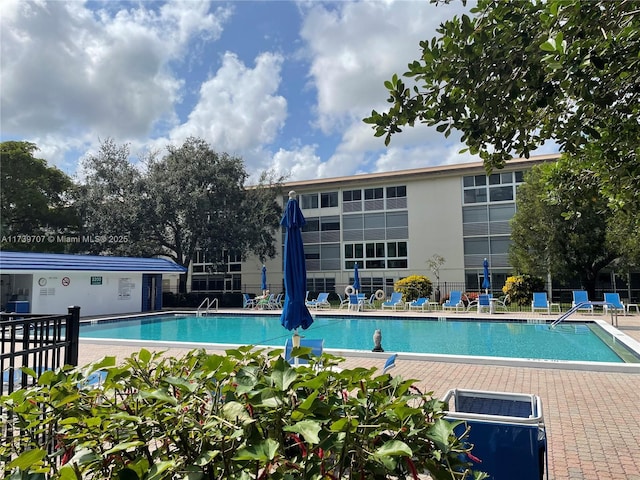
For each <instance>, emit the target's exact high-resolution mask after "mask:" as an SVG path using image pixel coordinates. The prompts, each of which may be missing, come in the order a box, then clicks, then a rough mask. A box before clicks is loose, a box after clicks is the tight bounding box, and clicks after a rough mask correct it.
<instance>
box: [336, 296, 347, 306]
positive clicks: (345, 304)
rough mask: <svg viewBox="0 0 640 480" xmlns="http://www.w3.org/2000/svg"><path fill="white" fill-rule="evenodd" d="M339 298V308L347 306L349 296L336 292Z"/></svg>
mask: <svg viewBox="0 0 640 480" xmlns="http://www.w3.org/2000/svg"><path fill="white" fill-rule="evenodd" d="M336 295H338V298H339V299H340V308H349V296H346V297H343V296H342V295H340V294H339V293H336Z"/></svg>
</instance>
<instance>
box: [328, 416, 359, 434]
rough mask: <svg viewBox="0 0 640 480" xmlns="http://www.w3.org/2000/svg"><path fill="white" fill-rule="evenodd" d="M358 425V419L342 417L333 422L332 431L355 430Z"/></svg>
mask: <svg viewBox="0 0 640 480" xmlns="http://www.w3.org/2000/svg"><path fill="white" fill-rule="evenodd" d="M357 427H358V421H357V420H356V419H355V418H351V419H350V418H341V419H339V420H337V421H335V422H333V423H332V424H331V427H330V429H331V431H332V432H347V431H350V432H355V430H356V428H357Z"/></svg>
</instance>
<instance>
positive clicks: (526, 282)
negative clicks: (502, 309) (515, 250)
mask: <svg viewBox="0 0 640 480" xmlns="http://www.w3.org/2000/svg"><path fill="white" fill-rule="evenodd" d="M542 290H544V280H542V279H541V278H540V277H534V276H532V275H526V274H525V275H514V276H512V277H507V281H506V282H505V284H504V286H503V287H502V293H504V294H505V295H509V301H510V302H511V303H515V304H517V305H520V306H526V305H530V304H531V300H532V299H533V292H540V291H542Z"/></svg>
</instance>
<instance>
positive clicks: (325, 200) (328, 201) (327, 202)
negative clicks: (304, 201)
mask: <svg viewBox="0 0 640 480" xmlns="http://www.w3.org/2000/svg"><path fill="white" fill-rule="evenodd" d="M320 199H321V207H322V208H328V207H337V206H338V192H327V193H322V194H320Z"/></svg>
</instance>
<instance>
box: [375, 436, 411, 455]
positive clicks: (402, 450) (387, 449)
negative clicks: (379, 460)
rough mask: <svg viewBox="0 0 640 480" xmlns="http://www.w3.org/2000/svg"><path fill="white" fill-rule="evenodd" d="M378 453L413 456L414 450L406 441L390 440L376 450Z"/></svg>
mask: <svg viewBox="0 0 640 480" xmlns="http://www.w3.org/2000/svg"><path fill="white" fill-rule="evenodd" d="M376 455H381V456H383V455H386V456H405V457H411V456H413V451H412V450H411V448H409V446H408V445H407V444H406V443H404V442H401V441H400V440H390V441H388V442H385V443H384V444H383V445H382V446H381V447H380V448H378V450H376Z"/></svg>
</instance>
